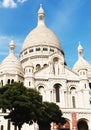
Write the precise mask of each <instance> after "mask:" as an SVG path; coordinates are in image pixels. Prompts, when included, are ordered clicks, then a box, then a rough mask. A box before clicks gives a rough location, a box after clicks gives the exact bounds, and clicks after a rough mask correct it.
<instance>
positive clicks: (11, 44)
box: [9, 40, 15, 53]
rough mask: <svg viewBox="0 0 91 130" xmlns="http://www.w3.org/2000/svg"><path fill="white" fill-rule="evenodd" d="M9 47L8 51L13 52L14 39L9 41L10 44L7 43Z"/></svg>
mask: <svg viewBox="0 0 91 130" xmlns="http://www.w3.org/2000/svg"><path fill="white" fill-rule="evenodd" d="M9 47H10V53H13V52H14V49H15V43H14V40H11V42H10V44H9Z"/></svg>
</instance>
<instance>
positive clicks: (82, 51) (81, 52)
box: [78, 41, 84, 57]
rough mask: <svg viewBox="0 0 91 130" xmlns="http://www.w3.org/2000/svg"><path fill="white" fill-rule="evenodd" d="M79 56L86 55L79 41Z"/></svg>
mask: <svg viewBox="0 0 91 130" xmlns="http://www.w3.org/2000/svg"><path fill="white" fill-rule="evenodd" d="M78 56H79V57H83V56H84V50H83V47H82V45H81V43H80V41H79V45H78Z"/></svg>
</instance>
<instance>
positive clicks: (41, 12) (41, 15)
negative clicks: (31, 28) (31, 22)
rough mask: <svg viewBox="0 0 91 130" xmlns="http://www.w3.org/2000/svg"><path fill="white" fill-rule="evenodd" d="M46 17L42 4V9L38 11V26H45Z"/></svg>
mask: <svg viewBox="0 0 91 130" xmlns="http://www.w3.org/2000/svg"><path fill="white" fill-rule="evenodd" d="M44 16H45V13H44V10H43V8H42V4H40V8H39V10H38V26H39V25H45V24H44Z"/></svg>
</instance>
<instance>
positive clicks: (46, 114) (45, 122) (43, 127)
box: [37, 102, 66, 130]
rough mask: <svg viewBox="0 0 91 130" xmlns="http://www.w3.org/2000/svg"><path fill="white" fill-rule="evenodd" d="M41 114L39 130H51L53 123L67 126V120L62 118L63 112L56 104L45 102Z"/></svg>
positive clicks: (38, 121) (38, 119)
mask: <svg viewBox="0 0 91 130" xmlns="http://www.w3.org/2000/svg"><path fill="white" fill-rule="evenodd" d="M41 108H42V109H41V113H40V115H39V116H38V118H37V123H38V125H39V130H50V127H51V123H52V122H55V123H57V124H59V123H60V124H62V125H63V124H65V123H66V119H65V118H64V117H62V111H61V110H60V108H59V106H58V105H56V104H55V103H52V102H51V103H50V102H43V104H42V107H41Z"/></svg>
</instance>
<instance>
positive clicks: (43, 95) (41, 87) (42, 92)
mask: <svg viewBox="0 0 91 130" xmlns="http://www.w3.org/2000/svg"><path fill="white" fill-rule="evenodd" d="M38 90H39V92H40V94H41V96H42V100H43V101H44V97H45V92H44V87H43V86H39V87H38Z"/></svg>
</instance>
